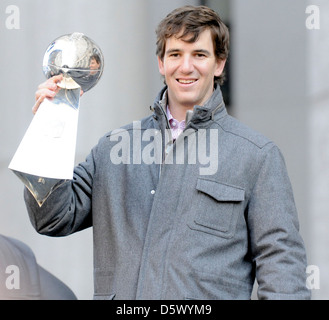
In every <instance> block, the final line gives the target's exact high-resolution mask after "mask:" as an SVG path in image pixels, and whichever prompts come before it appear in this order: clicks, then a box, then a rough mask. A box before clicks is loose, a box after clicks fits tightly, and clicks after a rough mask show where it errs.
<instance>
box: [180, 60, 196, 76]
mask: <svg viewBox="0 0 329 320" xmlns="http://www.w3.org/2000/svg"><path fill="white" fill-rule="evenodd" d="M180 69H181V72H182V73H185V74H188V73H191V72H193V70H194V65H193V60H192V58H191V57H190V56H184V57H183V59H182V64H181V68H180Z"/></svg>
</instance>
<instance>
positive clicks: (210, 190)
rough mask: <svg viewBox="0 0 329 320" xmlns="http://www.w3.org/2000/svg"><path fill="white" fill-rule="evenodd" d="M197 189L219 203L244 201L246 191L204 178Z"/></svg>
mask: <svg viewBox="0 0 329 320" xmlns="http://www.w3.org/2000/svg"><path fill="white" fill-rule="evenodd" d="M196 188H197V190H199V191H201V192H203V193H206V194H208V195H209V196H211V197H212V198H214V199H216V200H217V201H243V200H244V196H245V192H244V189H242V188H240V187H236V186H230V185H227V184H223V183H219V182H216V181H213V180H207V179H203V178H199V179H198V182H197V186H196Z"/></svg>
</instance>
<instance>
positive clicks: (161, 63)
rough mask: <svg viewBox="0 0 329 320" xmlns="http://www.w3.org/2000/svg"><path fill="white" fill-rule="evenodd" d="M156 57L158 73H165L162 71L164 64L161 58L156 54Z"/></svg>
mask: <svg viewBox="0 0 329 320" xmlns="http://www.w3.org/2000/svg"><path fill="white" fill-rule="evenodd" d="M157 58H158V67H159V72H160V74H161V75H163V76H164V75H165V72H164V64H163V60H162V59H161V58H160V57H159V56H157Z"/></svg>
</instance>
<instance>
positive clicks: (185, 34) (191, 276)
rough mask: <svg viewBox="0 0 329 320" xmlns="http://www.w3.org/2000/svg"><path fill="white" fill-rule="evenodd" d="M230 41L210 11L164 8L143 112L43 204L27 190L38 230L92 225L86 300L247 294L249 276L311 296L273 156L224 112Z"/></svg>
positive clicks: (276, 290) (40, 95)
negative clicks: (148, 107)
mask: <svg viewBox="0 0 329 320" xmlns="http://www.w3.org/2000/svg"><path fill="white" fill-rule="evenodd" d="M228 46H229V34H228V30H227V28H226V26H225V25H224V24H223V22H222V21H221V20H220V18H219V17H218V15H217V14H216V13H215V12H214V11H213V10H211V9H209V8H207V7H204V6H200V7H193V6H185V7H182V8H178V9H176V10H174V11H173V12H172V13H170V14H169V15H168V16H167V17H166V18H165V19H164V20H163V21H162V22H161V23H160V24H159V26H158V28H157V56H158V64H159V71H160V73H161V74H162V75H163V76H164V80H165V84H166V86H165V87H164V88H163V89H162V90H161V91H160V93H159V95H158V97H157V98H156V101H155V103H154V107H153V114H152V115H150V116H149V117H147V118H145V119H142V120H141V121H140V122H138V123H137V122H134V123H133V124H130V125H127V126H125V127H123V128H121V129H120V130H114V131H113V132H110V133H108V134H107V135H105V136H104V137H103V138H102V139H101V140H100V141H99V143H98V145H97V146H96V147H95V148H94V149H93V150H92V151H91V153H90V155H89V156H88V157H87V159H86V161H85V162H84V163H81V164H80V165H78V166H77V167H76V168H75V170H74V178H73V180H72V181H68V182H66V183H64V184H62V185H61V186H60V187H58V188H57V189H56V190H55V191H54V192H53V193H52V194H51V195H50V197H49V198H48V199H47V201H46V202H45V204H44V205H43V206H42V207H41V208H40V207H39V206H38V205H37V203H36V202H35V200H34V198H33V197H32V196H31V194H30V193H29V191H27V190H25V200H26V204H27V208H28V212H29V215H30V218H31V221H32V224H33V225H34V227H35V228H36V229H37V231H38V232H40V233H42V234H46V235H51V236H63V235H68V234H71V233H73V232H76V231H79V230H82V229H84V228H87V227H91V226H92V227H93V231H94V257H95V259H94V262H95V269H94V272H95V277H94V279H95V298H102V299H114V298H116V299H250V297H251V292H252V288H253V284H254V280H255V279H256V280H257V282H258V297H259V298H260V299H309V298H310V294H309V291H308V290H307V289H306V254H305V249H304V245H303V241H302V239H301V237H300V234H299V232H298V217H297V213H296V208H295V204H294V200H293V194H292V189H291V185H290V182H289V178H288V175H287V171H286V168H285V164H284V160H283V158H282V156H281V153H280V151H279V150H278V148H277V147H276V146H275V145H274V143H273V142H271V141H269V140H268V139H267V138H265V137H263V136H262V135H260V134H258V133H256V132H254V131H253V130H251V129H249V128H247V127H246V126H244V125H242V124H241V123H239V122H238V121H237V120H236V119H233V118H232V117H230V116H229V115H228V114H227V112H226V109H225V105H224V102H223V98H222V95H221V91H220V86H219V84H220V83H222V81H223V70H224V66H225V61H226V58H227V55H228ZM60 80H61V76H57V77H54V78H52V79H50V80H48V81H46V82H45V83H43V84H42V85H40V86H39V88H38V91H37V92H36V100H37V102H36V105H35V106H34V107H33V111H34V112H36V110H37V108H38V106H39V104H40V102H41V101H42V100H43V99H44V97H48V98H51V97H52V96H53V95H54V93H55V92H56V90H57V86H56V83H57V82H58V81H60Z"/></svg>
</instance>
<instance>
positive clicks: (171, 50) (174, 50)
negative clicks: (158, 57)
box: [166, 49, 181, 54]
mask: <svg viewBox="0 0 329 320" xmlns="http://www.w3.org/2000/svg"><path fill="white" fill-rule="evenodd" d="M179 51H181V50H180V49H169V50H167V51H166V54H170V53H173V52H179Z"/></svg>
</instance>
